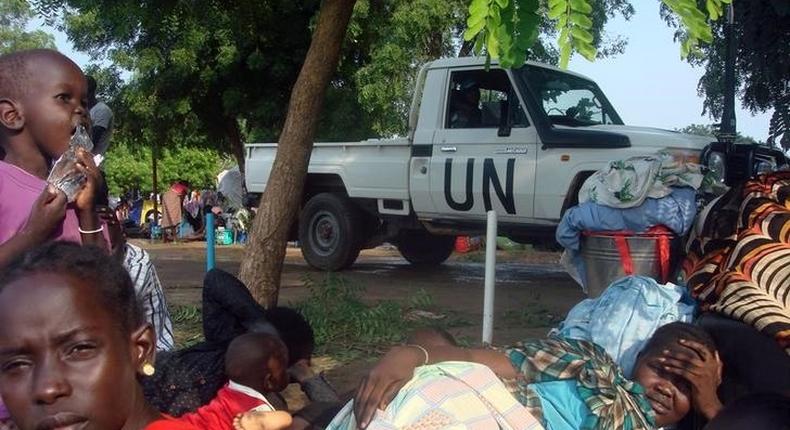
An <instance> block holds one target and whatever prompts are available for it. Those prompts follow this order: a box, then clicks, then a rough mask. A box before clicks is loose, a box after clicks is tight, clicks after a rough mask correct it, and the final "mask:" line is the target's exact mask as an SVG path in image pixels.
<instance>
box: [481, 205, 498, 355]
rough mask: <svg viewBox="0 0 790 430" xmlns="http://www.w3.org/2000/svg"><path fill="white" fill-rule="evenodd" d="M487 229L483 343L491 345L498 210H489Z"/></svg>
mask: <svg viewBox="0 0 790 430" xmlns="http://www.w3.org/2000/svg"><path fill="white" fill-rule="evenodd" d="M487 227H488V228H487V230H486V275H485V292H484V294H483V343H484V344H486V345H490V344H491V342H492V341H493V339H494V284H495V282H496V276H495V271H494V268H495V266H496V234H497V233H496V230H497V220H496V212H495V211H488V223H487Z"/></svg>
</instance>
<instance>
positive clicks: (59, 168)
mask: <svg viewBox="0 0 790 430" xmlns="http://www.w3.org/2000/svg"><path fill="white" fill-rule="evenodd" d="M79 148H83V149H85V150H86V151H88V152H90V151H91V150H92V149H93V142H91V138H90V136H88V132H87V131H86V130H85V127H83V126H81V125H79V126H77V131H76V132H75V133H74V136H71V141H70V142H69V147H68V149H67V150H66V152H64V153H63V155H61V156H60V158H58V159H57V160H56V161H55V163H54V164H53V165H52V170H51V171H50V172H49V177H48V178H47V182H49V183H50V184H52V185H54V186H55V187H57V188H58V189H59V190H61V191H63V193H64V194H66V197H67V198H68V201H69V203H71V202H73V201H74V199H75V198H76V197H77V193H79V191H80V189H82V185H83V184H84V183H85V180H86V179H87V178H86V177H85V175H84V174H83V173H81V172H80V171H79V170H78V169H77V150H78V149H79Z"/></svg>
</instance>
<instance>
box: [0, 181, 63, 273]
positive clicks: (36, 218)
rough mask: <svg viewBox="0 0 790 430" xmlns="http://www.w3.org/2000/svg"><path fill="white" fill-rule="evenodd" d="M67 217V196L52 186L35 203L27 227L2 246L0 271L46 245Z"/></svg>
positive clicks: (0, 250) (45, 189)
mask: <svg viewBox="0 0 790 430" xmlns="http://www.w3.org/2000/svg"><path fill="white" fill-rule="evenodd" d="M65 216H66V195H65V194H63V193H61V192H60V191H58V190H55V189H54V188H53V187H52V186H51V185H49V186H47V187H46V188H44V191H43V192H42V193H41V195H40V196H38V198H37V199H36V201H35V202H33V207H32V208H31V209H30V215H29V216H28V218H27V222H26V223H25V226H24V227H22V230H20V231H19V232H18V233H17V234H15V235H14V237H12V238H11V239H9V240H8V241H6V242H4V243H3V244H0V269H3V268H5V267H6V266H8V264H9V263H11V261H12V260H13V259H14V258H16V257H18V256H20V255H22V254H23V253H25V252H27V251H29V250H31V249H33V248H35V247H36V246H38V245H40V244H42V243H44V242H45V241H46V240H47V239H48V238H49V237H50V235H51V234H52V232H53V231H54V230H55V227H57V226H58V224H60V223H61V222H62V221H63V218H64V217H65Z"/></svg>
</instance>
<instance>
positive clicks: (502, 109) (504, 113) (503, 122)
mask: <svg viewBox="0 0 790 430" xmlns="http://www.w3.org/2000/svg"><path fill="white" fill-rule="evenodd" d="M512 128H513V119H512V118H510V103H509V102H508V101H507V100H502V101H500V102H499V130H497V136H499V137H504V136H510V130H511V129H512Z"/></svg>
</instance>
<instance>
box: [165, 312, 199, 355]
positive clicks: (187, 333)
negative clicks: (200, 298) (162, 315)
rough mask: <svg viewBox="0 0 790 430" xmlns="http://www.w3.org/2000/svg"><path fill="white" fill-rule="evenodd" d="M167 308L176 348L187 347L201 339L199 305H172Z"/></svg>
mask: <svg viewBox="0 0 790 430" xmlns="http://www.w3.org/2000/svg"><path fill="white" fill-rule="evenodd" d="M169 310H170V318H171V319H172V320H173V336H174V337H175V341H176V348H178V349H181V348H187V347H189V346H192V345H194V344H196V343H198V342H202V341H203V313H202V311H201V309H200V307H199V306H195V305H173V306H170V309H169Z"/></svg>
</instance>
